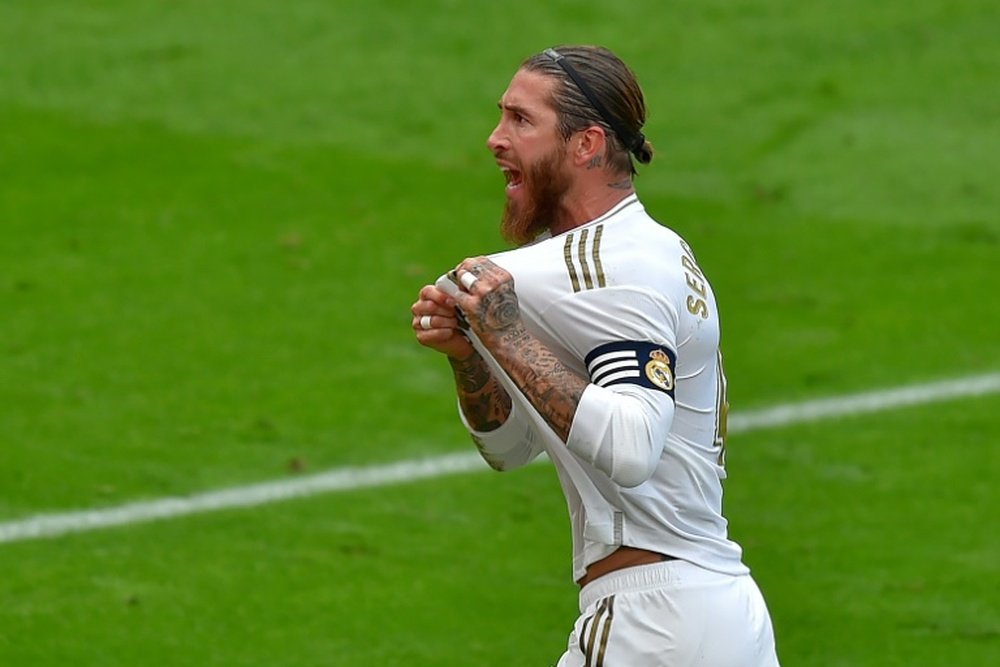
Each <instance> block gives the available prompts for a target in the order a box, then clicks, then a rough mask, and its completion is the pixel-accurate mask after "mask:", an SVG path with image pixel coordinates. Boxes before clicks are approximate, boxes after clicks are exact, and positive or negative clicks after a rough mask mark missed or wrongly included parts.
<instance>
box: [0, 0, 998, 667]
mask: <svg viewBox="0 0 1000 667" xmlns="http://www.w3.org/2000/svg"><path fill="white" fill-rule="evenodd" d="M998 29H1000V18H998V14H997V11H996V8H995V7H994V6H993V4H992V3H990V2H986V1H985V0H980V1H965V2H943V1H939V0H933V1H932V0H920V1H918V2H912V3H902V2H883V3H878V4H875V5H873V4H871V3H862V2H857V1H854V0H851V1H849V2H841V3H827V2H815V3H792V2H788V1H787V0H766V1H760V2H750V3H741V4H739V5H736V6H734V5H733V4H732V3H727V2H719V1H712V2H700V3H696V4H695V3H680V2H666V3H664V2H640V1H631V2H629V1H626V2H620V3H616V4H615V6H614V7H609V6H605V5H602V4H598V3H590V2H582V3H581V2H550V3H544V4H542V3H528V2H509V3H503V4H497V5H490V4H485V3H461V2H445V1H438V2H417V3H403V2H389V1H382V0H380V1H374V2H373V1H368V2H354V1H340V2H336V3H325V2H319V1H307V0H293V1H290V2H286V3H273V2H263V1H261V0H252V1H250V2H242V3H236V2H231V1H224V2H216V3H210V4H207V5H206V4H205V3H198V2H191V1H171V2H164V1H153V0H133V1H124V0H103V1H101V2H90V3H85V4H81V3H75V2H67V1H65V0H50V1H46V2H43V3H36V2H27V1H25V0H9V1H8V2H5V3H3V5H0V228H2V231H3V235H2V242H0V266H2V267H3V268H2V273H0V312H2V313H3V315H4V317H3V322H4V324H3V326H2V327H0V354H2V355H3V357H2V358H3V361H2V364H0V404H2V405H3V406H4V407H3V408H2V409H0V488H2V489H3V490H4V491H3V493H2V494H0V518H4V519H10V518H17V517H21V516H27V515H30V514H33V513H35V512H39V511H47V510H54V509H63V508H77V507H90V506H105V505H112V504H115V503H118V502H124V501H128V500H133V499H138V498H147V497H159V496H161V495H164V494H183V493H190V492H197V491H200V490H205V489H211V488H217V487H220V486H225V485H229V484H237V483H243V482H252V481H258V480H261V479H270V478H273V477H276V476H284V475H293V474H296V471H298V470H300V469H303V468H304V469H305V470H306V471H314V470H320V469H325V468H328V467H331V466H337V465H345V464H365V463H371V462H384V461H392V460H396V459H398V458H403V457H411V456H418V455H425V454H435V453H442V452H446V451H455V450H461V449H467V448H468V447H469V445H468V443H467V441H466V438H465V435H464V432H463V431H462V430H461V428H460V426H459V424H458V422H457V419H456V417H455V413H454V404H453V401H452V399H451V397H450V396H451V384H450V379H449V376H448V374H447V371H446V369H445V368H444V366H443V365H442V364H441V361H440V360H439V359H437V358H436V357H435V356H434V355H433V354H430V353H427V352H426V351H424V350H421V349H419V347H418V346H416V345H415V343H414V342H413V341H412V337H411V333H410V331H409V314H408V309H409V305H410V303H411V302H412V300H413V299H414V298H415V295H416V292H417V290H418V289H419V287H420V285H422V284H423V283H425V282H427V281H430V280H432V279H433V278H434V277H436V276H437V275H438V274H439V273H440V272H441V271H443V270H444V269H446V268H449V267H450V266H453V265H454V264H455V263H457V262H458V261H459V260H460V259H461V258H462V257H465V256H467V255H472V254H479V253H482V252H487V251H492V250H496V249H498V248H500V247H501V242H500V239H499V235H498V234H497V231H496V226H497V222H496V221H497V220H498V216H499V209H500V206H501V201H502V194H501V192H502V187H503V186H502V178H501V177H500V175H499V174H498V173H497V171H496V169H495V165H493V164H492V161H491V160H490V158H489V156H488V155H487V153H486V150H485V143H484V142H485V138H486V135H487V134H488V132H489V130H490V129H491V128H492V126H493V124H494V123H495V120H496V107H495V103H496V100H497V99H498V97H499V95H500V94H501V93H502V91H503V89H504V87H505V86H506V83H507V81H508V80H509V77H510V76H511V75H512V73H513V71H514V69H515V68H516V66H517V64H518V63H519V62H520V60H521V59H522V58H524V57H526V56H527V55H530V54H532V53H534V52H536V51H538V50H540V49H542V48H544V47H546V46H549V45H552V44H557V43H568V42H585V43H600V44H604V45H607V46H609V47H611V48H613V49H614V50H616V51H617V52H618V53H619V54H621V55H622V56H623V57H624V58H625V59H626V61H628V62H629V63H630V64H631V65H632V67H633V68H634V69H635V71H636V72H637V74H638V76H639V78H640V80H641V82H642V83H643V86H644V89H645V92H646V95H647V101H648V105H649V109H650V118H649V123H648V125H647V128H646V130H647V132H646V133H647V135H648V136H649V137H650V138H651V140H652V141H653V143H654V145H655V146H656V148H657V156H656V159H655V160H654V162H653V163H652V165H650V166H649V167H647V168H645V169H643V171H642V173H641V175H640V177H639V181H638V188H639V191H640V195H641V196H642V198H643V200H644V202H645V204H646V206H647V208H648V209H649V210H650V211H651V213H652V214H653V215H654V216H656V217H657V218H658V219H660V220H661V221H662V222H664V223H665V224H668V225H670V226H671V227H673V228H675V229H677V230H678V231H679V232H680V233H682V234H683V235H684V236H685V237H687V238H688V240H689V241H690V242H691V243H692V245H693V246H694V247H695V249H696V250H697V252H698V257H699V262H700V264H701V265H702V267H703V268H704V269H705V270H706V271H707V272H708V274H709V275H710V277H711V278H712V281H713V283H714V285H715V288H716V290H717V292H718V293H719V295H720V305H721V308H722V313H723V322H724V324H723V327H724V333H723V336H724V340H723V346H724V350H725V353H726V359H727V370H728V373H729V376H730V383H731V391H732V396H731V400H732V402H733V409H734V411H736V412H739V411H745V410H748V409H751V408H753V407H762V406H767V405H771V404H775V403H779V402H786V401H792V400H796V399H800V398H806V397H815V396H819V395H827V394H837V393H842V392H848V391H854V390H864V389H871V388H877V387H884V386H893V385H897V384H904V383H909V382H916V381H924V380H932V379H937V378H942V377H953V376H962V375H967V374H970V373H975V372H981V371H989V370H996V369H997V368H1000V350H998V346H997V331H998V330H1000V313H998V311H997V309H996V307H995V306H993V305H992V303H991V300H990V298H989V296H988V291H987V290H988V289H989V287H990V286H991V285H994V284H995V283H996V269H995V264H996V257H997V244H998V238H1000V222H998V219H997V211H998V210H1000V190H998V188H997V187H996V184H995V181H996V174H997V173H998V166H1000V165H998V162H1000V159H998V158H997V156H998V155H1000V126H998V124H997V123H996V119H997V112H998V110H1000V48H998V47H997V45H996V43H995V42H996V40H995V35H996V34H998ZM984 292H985V294H984ZM996 407H997V399H996V398H995V397H986V398H982V399H977V400H965V401H959V402H955V403H952V404H948V405H942V406H934V407H929V408H920V409H916V408H914V409H909V410H904V411H900V412H898V413H892V414H885V415H877V416H868V417H864V418H854V419H850V420H844V421H842V422H836V423H828V424H824V425H821V426H813V427H798V428H791V429H783V430H781V431H780V432H769V433H754V434H746V435H737V436H736V437H734V438H733V442H732V445H731V448H730V452H731V455H730V461H731V463H730V465H731V479H730V481H729V483H728V487H727V494H728V495H727V499H728V501H727V503H728V507H729V510H728V511H729V515H730V517H731V519H732V522H733V532H734V535H735V536H736V538H737V539H738V540H740V541H742V542H743V543H744V544H745V545H746V546H747V548H748V553H747V557H748V560H749V562H750V563H751V565H752V566H753V567H754V570H755V572H756V573H757V576H758V579H759V580H760V581H761V584H762V587H763V588H764V590H765V593H766V594H767V597H768V600H769V603H770V604H771V606H772V609H773V612H774V616H775V621H776V625H777V628H778V635H779V636H778V639H779V648H780V649H781V653H782V656H783V658H784V662H785V663H786V664H812V665H838V666H839V665H894V664H900V665H904V664H905V665H913V664H926V665H937V664H954V665H959V664H969V665H972V664H983V663H984V662H988V657H989V656H992V655H996V651H997V650H998V648H997V646H998V645H997V641H998V637H1000V618H998V614H997V610H996V607H995V604H992V603H991V602H990V600H991V599H992V598H991V593H990V592H989V591H988V590H986V589H987V588H988V587H985V586H983V585H982V582H985V581H991V580H995V579H996V565H995V563H996V562H997V559H996V555H997V553H998V545H997V541H996V538H995V537H994V535H995V534H996V532H997V531H996V530H993V529H989V530H986V529H984V528H989V527H990V526H991V525H993V528H995V520H992V519H991V518H990V516H991V514H992V513H989V512H987V511H986V508H988V507H990V506H992V505H995V504H996V494H995V491H993V489H992V487H991V486H990V485H988V484H986V483H984V481H983V480H989V479H995V478H996V474H997V472H998V471H997V457H996V436H995V433H994V432H995V431H996V426H997V419H996ZM970 508H972V509H970ZM976 510H978V511H976ZM564 512H565V510H564V507H563V504H562V500H561V498H560V497H559V495H558V489H557V487H556V485H555V483H554V480H553V479H552V476H551V471H549V470H547V469H545V468H544V467H542V468H537V469H532V470H531V471H524V472H521V473H516V474H514V475H511V476H490V477H486V478H482V477H477V476H472V477H469V478H461V479H458V478H456V479H451V480H441V481H435V482H425V483H421V484H417V485H413V486H406V487H398V488H393V489H390V490H382V491H365V492H356V493H351V494H347V495H344V496H336V497H324V498H317V499H313V500H308V501H297V502H295V503H292V504H290V505H283V506H276V507H272V508H267V509H263V510H254V511H252V512H231V513H224V514H223V515H219V516H213V517H202V518H198V519H185V520H180V521H177V522H175V523H170V524H154V525H150V526H144V527H137V528H130V529H127V530H120V531H109V532H106V533H94V534H89V535H81V536H76V537H71V538H61V539H58V540H53V541H48V542H36V543H23V544H12V545H4V546H3V548H0V569H2V571H3V572H4V573H5V577H4V583H3V584H0V595H2V597H3V599H4V600H7V601H10V604H9V605H8V606H7V609H6V610H5V611H3V612H0V662H2V663H4V664H23V665H28V664H31V665H36V664H37V665H47V664H64V663H66V662H70V663H73V664H81V665H83V664H102V665H113V664H121V665H126V664H135V663H136V662H138V661H140V660H142V659H143V658H144V657H145V658H146V659H147V660H148V656H150V655H155V656H156V664H162V665H170V664H177V665H180V664H188V665H189V664H205V665H208V664H218V665H235V664H244V665H258V664H268V665H278V664H289V665H292V664H295V665H303V664H316V665H320V664H323V665H327V664H334V665H367V664H410V665H413V664H426V665H448V664H455V665H459V664H461V665H467V664H477V665H478V664H481V665H487V664H496V665H501V664H503V665H509V664H548V663H547V662H546V661H548V662H552V661H554V660H555V659H556V658H557V657H558V654H559V650H560V647H561V645H562V643H563V642H564V641H565V637H566V635H567V634H568V630H569V624H570V623H571V621H572V618H573V616H574V611H573V609H574V605H575V592H574V589H573V586H572V583H571V582H570V581H569V575H568V569H569V567H568V543H567V537H566V525H565V518H564ZM984 521H985V524H984ZM529 619H530V620H529Z"/></svg>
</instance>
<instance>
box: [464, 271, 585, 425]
mask: <svg viewBox="0 0 1000 667" xmlns="http://www.w3.org/2000/svg"><path fill="white" fill-rule="evenodd" d="M456 280H457V282H458V283H459V284H460V285H461V286H462V289H461V290H460V291H459V292H458V293H457V294H456V295H455V302H456V303H457V304H458V307H459V308H461V310H462V312H463V314H464V316H465V319H466V320H467V321H468V324H469V328H470V329H471V330H472V331H474V332H475V334H476V335H477V336H478V338H479V340H480V341H482V343H483V345H485V346H486V347H487V348H488V349H489V351H490V352H491V353H492V355H493V357H494V359H496V361H497V363H499V364H500V366H502V367H503V369H504V370H505V371H507V374H508V375H509V376H510V378H511V379H512V380H513V381H514V383H515V384H517V386H518V388H519V389H520V390H521V391H522V392H523V393H524V395H525V396H526V397H527V398H528V400H529V401H531V404H532V405H533V406H534V407H535V409H537V410H538V412H539V414H541V415H542V417H543V418H544V419H545V421H546V422H547V423H548V424H549V426H551V427H552V430H553V431H555V433H556V435H558V436H559V437H560V438H561V439H562V441H563V442H566V440H567V438H568V437H569V431H570V428H571V427H572V425H573V417H574V415H575V414H576V407H577V405H579V403H580V397H581V396H582V395H583V391H584V389H586V387H587V383H588V382H589V380H588V379H587V378H584V377H581V376H579V375H577V374H576V373H574V372H573V371H572V370H570V369H569V368H567V367H566V366H565V365H564V364H563V363H562V361H560V360H559V358H558V357H557V356H556V355H555V354H553V352H552V351H551V350H550V349H548V348H547V347H546V346H545V345H544V344H542V342H541V341H540V340H539V339H538V338H536V337H535V336H533V335H532V334H531V333H529V332H528V330H527V328H526V327H525V326H524V320H522V319H521V309H520V307H519V306H518V303H517V293H516V292H515V291H514V278H513V277H512V276H511V275H510V274H509V273H507V272H506V271H504V270H503V269H501V268H500V267H499V266H497V265H496V264H494V263H493V262H491V261H490V260H489V259H487V258H485V257H475V258H472V259H467V260H465V261H464V262H462V263H461V264H459V265H458V268H457V269H456ZM457 371H458V369H456V373H457ZM456 378H458V379H459V381H460V382H461V381H466V382H469V383H470V386H472V385H473V384H474V382H475V377H474V376H470V375H466V376H465V377H463V378H459V376H458V375H456ZM491 407H492V408H493V409H494V412H493V413H492V414H486V413H485V411H484V410H480V413H481V415H482V419H483V421H489V420H490V419H492V418H493V415H495V414H497V413H499V414H505V413H509V410H510V407H509V403H507V404H506V405H504V406H502V408H501V409H500V410H496V407H497V405H496V403H493V404H491ZM466 414H468V412H466Z"/></svg>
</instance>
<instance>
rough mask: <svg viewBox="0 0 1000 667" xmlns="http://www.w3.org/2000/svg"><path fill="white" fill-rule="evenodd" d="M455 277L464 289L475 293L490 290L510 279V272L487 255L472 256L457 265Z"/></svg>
mask: <svg viewBox="0 0 1000 667" xmlns="http://www.w3.org/2000/svg"><path fill="white" fill-rule="evenodd" d="M455 277H456V278H457V280H458V284H459V285H461V286H462V290H463V291H465V292H468V293H469V294H475V293H477V292H481V291H486V292H488V291H489V290H491V289H493V288H495V287H496V286H497V285H499V284H501V283H503V282H506V281H507V280H509V279H510V274H509V273H507V272H506V271H504V270H503V269H501V268H500V267H499V266H497V265H496V264H494V263H493V262H492V261H491V260H490V259H489V258H487V257H470V258H468V259H465V260H463V261H462V262H461V263H460V264H459V265H458V266H457V267H455ZM477 286H478V287H477Z"/></svg>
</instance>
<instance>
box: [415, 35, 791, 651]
mask: <svg viewBox="0 0 1000 667" xmlns="http://www.w3.org/2000/svg"><path fill="white" fill-rule="evenodd" d="M499 107H500V121H499V124H498V125H497V127H496V129H494V130H493V132H492V134H491V135H490V137H489V140H488V142H487V144H488V147H489V149H490V151H491V152H492V153H493V155H494V156H495V158H496V162H497V164H498V165H499V167H500V169H501V171H502V172H503V174H504V176H505V178H506V181H507V188H506V195H507V202H506V208H505V211H504V216H503V222H502V231H503V233H504V236H505V237H506V238H507V239H508V240H510V241H511V242H513V243H514V244H516V245H517V246H518V247H517V248H516V249H514V250H511V251H508V252H502V253H499V254H496V255H493V256H491V257H474V258H470V259H466V260H465V261H463V262H462V263H460V264H459V265H458V267H457V268H456V269H455V270H454V271H452V272H450V273H449V274H448V276H447V277H443V278H442V280H439V281H438V283H437V284H436V285H428V286H425V287H424V288H423V289H422V290H421V291H420V297H419V299H418V300H417V302H416V303H414V304H413V307H412V314H413V328H414V331H415V332H416V337H417V340H418V341H419V342H420V343H421V344H423V345H425V346H427V347H429V348H431V349H434V350H437V351H439V352H442V353H444V354H445V355H447V358H448V361H449V362H450V364H451V366H452V369H453V372H454V375H455V382H456V388H457V393H458V401H459V406H460V414H461V418H462V420H463V422H464V423H465V425H466V427H467V428H468V429H469V431H470V433H471V435H472V438H473V440H474V441H475V442H476V445H477V447H478V448H479V450H480V452H481V454H482V456H483V458H484V459H485V460H486V461H487V463H489V465H491V466H492V467H494V468H496V469H497V470H508V469H511V468H515V467H518V466H520V465H523V464H525V463H527V462H529V461H530V460H531V459H533V458H535V457H536V456H537V455H539V454H540V453H542V452H545V453H546V454H547V455H548V456H549V458H550V459H551V460H552V462H553V464H554V466H555V469H556V472H557V473H558V476H559V480H560V483H561V486H562V488H563V491H564V493H565V495H566V500H567V504H568V506H569V510H570V522H571V526H572V536H573V572H574V579H575V580H576V581H577V582H578V583H579V584H580V586H581V587H582V588H581V591H580V612H581V615H580V617H579V619H578V620H577V622H576V624H575V627H574V629H573V631H572V633H571V635H570V639H569V643H568V647H567V650H566V652H565V653H564V654H563V656H562V658H561V660H560V661H559V667H580V666H583V665H587V666H588V667H589V666H594V667H600V666H601V665H605V666H607V667H645V666H647V665H664V666H670V667H676V666H681V665H684V666H688V665H700V666H706V667H730V666H731V667H757V666H768V667H771V666H774V665H777V664H778V661H777V657H776V655H775V649H774V638H773V633H772V629H771V621H770V617H769V615H768V611H767V608H766V606H765V604H764V601H763V598H762V597H761V594H760V592H759V590H758V588H757V586H756V584H755V583H754V581H753V579H752V578H751V577H750V575H749V571H748V569H747V567H746V566H745V565H744V564H743V562H742V551H741V549H740V547H739V546H738V545H737V544H736V543H734V542H732V541H731V540H729V538H728V536H727V524H726V520H725V519H724V518H723V516H722V513H721V510H722V484H721V480H722V479H724V478H725V468H724V452H723V442H724V438H725V431H726V411H727V408H728V404H727V402H726V380H725V375H724V374H723V370H722V365H721V357H720V355H719V317H718V310H717V307H716V302H715V297H714V294H713V292H712V288H711V286H710V284H709V282H708V280H707V279H706V277H705V274H704V272H703V271H702V270H701V268H700V267H699V266H698V263H697V261H696V260H695V256H694V253H693V252H692V250H691V248H690V246H689V245H688V244H687V243H685V241H684V240H683V239H681V238H680V237H679V236H678V235H677V234H675V233H674V232H672V231H670V230H669V229H667V228H665V227H663V226H661V225H659V224H658V223H657V222H655V221H654V220H653V219H652V218H650V217H649V215H648V214H647V213H646V211H645V209H644V208H643V206H642V204H641V203H640V202H639V200H638V197H637V195H636V194H635V191H634V189H633V184H632V177H633V176H634V175H635V168H634V164H633V158H634V159H636V160H638V161H639V162H640V163H643V164H646V163H649V162H650V160H651V159H652V155H653V151H652V147H651V146H650V144H649V143H648V142H647V141H646V140H645V137H644V136H643V135H642V132H641V128H642V126H643V124H644V122H645V113H646V112H645V102H644V99H643V95H642V91H641V89H640V88H639V86H638V83H637V82H636V80H635V77H634V75H633V73H632V72H631V71H630V70H629V69H628V67H627V66H626V65H625V64H624V63H623V62H622V61H621V60H619V59H618V58H617V57H616V56H615V55H614V54H612V53H611V52H610V51H608V50H606V49H603V48H597V47H589V46H576V47H560V48H557V49H548V50H546V51H544V52H542V53H540V54H538V55H535V56H533V57H531V58H529V59H527V60H526V61H525V62H524V63H522V65H521V67H520V68H519V69H518V71H517V72H516V74H515V75H514V77H513V79H512V80H511V82H510V85H509V86H508V88H507V90H506V91H505V92H504V94H503V97H501V99H500V103H499Z"/></svg>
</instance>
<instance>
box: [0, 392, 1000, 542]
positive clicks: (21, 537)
mask: <svg viewBox="0 0 1000 667" xmlns="http://www.w3.org/2000/svg"><path fill="white" fill-rule="evenodd" d="M998 391H1000V373H988V374H985V375H974V376H968V377H964V378H957V379H954V380H946V381H941V382H932V383H927V384H919V385H910V386H904V387H896V388H892V389H884V390H877V391H867V392H863V393H859V394H850V395H847V396H839V397H832V398H825V399H818V400H811V401H804V402H801V403H793V404H787V405H778V406H774V407H772V408H765V409H761V410H754V411H750V412H746V413H743V414H733V415H731V416H730V420H729V431H730V433H736V432H748V431H753V430H758V429H765V428H778V427H781V426H788V425H791V424H799V423H804V422H811V421H817V420H822V419H832V418H835V417H846V416H851V415H863V414H869V413H873V412H881V411H885V410H891V409H894V408H901V407H907V406H912V405H920V404H924V403H931V402H936V401H947V400H952V399H956V398H962V397H967V396H982V395H987V394H992V393H996V392H998ZM542 460H544V459H542ZM487 469H488V468H487V466H486V465H485V464H484V463H483V461H482V459H481V458H480V457H479V455H478V454H477V453H475V452H461V453H456V454H446V455H443V456H435V457H428V458H423V459H415V460H406V461H397V462H395V463H389V464H382V465H372V466H364V467H345V468H336V469H333V470H329V471H327V472H323V473H317V474H314V475H307V476H303V477H296V478H294V479H287V480H278V481H272V482H262V483H259V484H251V485H248V486H238V487H231V488H228V489H219V490H217V491H207V492H204V493H199V494H195V495H191V496H187V497H172V498H160V499H156V500H147V501H137V502H133V503H127V504H124V505H118V506H116V507H107V508H100V509H92V510H76V511H68V512H59V513H49V514H38V515H34V516H29V517H26V518H23V519H16V520H13V521H7V522H4V523H0V543H7V542H22V541H25V540H33V539H41V538H51V537H58V536H60V535H66V534H70V533H80V532H87V531H92V530H100V529H103V528H112V527H115V526H126V525H133V524H139V523H146V522H150V521H156V520H161V519H171V518H175V517H181V516H186V515H190V514H202V513H207V512H216V511H221V510H228V509H238V508H245V507H255V506H259V505H266V504H270V503H276V502H280V501H283V500H290V499H293V498H302V497H305V496H314V495H319V494H322V493H336V492H342V491H353V490H357V489H364V488H371V487H380V486H389V485H392V484H401V483H406V482H414V481H419V480H423V479H431V478H436V477H443V476H446V475H454V474H458V473H464V472H471V471H476V470H487Z"/></svg>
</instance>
